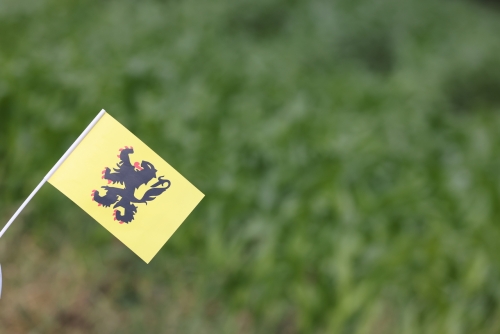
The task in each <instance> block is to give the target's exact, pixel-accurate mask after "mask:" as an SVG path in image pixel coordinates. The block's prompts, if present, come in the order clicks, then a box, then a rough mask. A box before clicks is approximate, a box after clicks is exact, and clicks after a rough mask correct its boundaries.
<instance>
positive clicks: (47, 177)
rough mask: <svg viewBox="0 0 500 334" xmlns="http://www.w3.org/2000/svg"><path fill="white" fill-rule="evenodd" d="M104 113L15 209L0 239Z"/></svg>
mask: <svg viewBox="0 0 500 334" xmlns="http://www.w3.org/2000/svg"><path fill="white" fill-rule="evenodd" d="M105 113H106V111H105V110H104V109H102V110H101V112H100V113H99V114H98V115H97V116H96V118H94V120H93V121H92V122H91V123H90V124H89V126H87V128H86V129H85V131H83V132H82V134H81V135H80V137H78V138H77V139H76V141H75V142H74V143H73V145H71V147H70V148H69V149H68V150H67V151H66V153H64V155H63V156H62V157H61V159H59V161H58V162H57V163H56V164H55V165H54V167H52V169H51V170H50V172H49V173H48V174H47V175H46V176H45V177H44V178H43V180H42V182H40V184H39V185H38V186H37V187H36V188H35V190H33V192H32V193H31V195H29V196H28V198H27V199H26V200H25V201H24V203H23V204H22V205H21V207H20V208H19V209H17V211H16V213H14V215H13V216H12V218H11V219H10V220H9V221H8V222H7V224H6V225H5V226H4V228H3V229H2V231H0V238H1V237H2V236H3V234H4V233H5V231H7V229H8V228H9V227H10V225H11V224H12V223H13V222H14V220H15V219H16V218H17V216H19V214H20V213H21V211H23V209H24V208H25V207H26V205H28V203H29V202H30V201H31V199H32V198H33V196H35V194H36V193H37V192H38V190H40V188H41V187H42V186H43V185H44V184H45V182H47V181H48V180H49V179H50V177H51V176H52V175H53V174H54V173H55V172H56V170H57V169H58V168H59V167H60V166H61V165H62V164H63V163H64V161H65V160H66V159H67V158H68V157H69V155H70V154H71V153H73V151H74V150H75V148H76V147H77V146H78V144H80V143H81V141H82V140H83V139H84V138H85V136H86V135H87V134H88V133H89V132H90V130H92V128H93V127H94V125H96V124H97V122H99V120H100V119H101V117H102V116H104V114H105Z"/></svg>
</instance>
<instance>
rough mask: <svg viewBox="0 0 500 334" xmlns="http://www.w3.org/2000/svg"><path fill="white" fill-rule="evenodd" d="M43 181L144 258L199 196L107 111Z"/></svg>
mask: <svg viewBox="0 0 500 334" xmlns="http://www.w3.org/2000/svg"><path fill="white" fill-rule="evenodd" d="M48 181H49V182H50V183H51V184H52V185H53V186H54V187H56V188H57V189H58V190H59V191H61V192H62V193H63V194H64V195H66V196H67V197H69V198H70V199H71V200H72V201H73V202H75V203H76V204H77V205H78V206H80V207H81V208H82V209H83V210H85V211H86V212H87V213H88V214H89V215H90V216H91V217H92V218H94V219H95V220H96V221H97V222H99V223H100V224H101V225H102V226H104V227H105V228H106V229H107V230H108V231H109V232H111V233H112V234H113V235H114V236H115V237H117V238H118V239H119V240H120V241H121V242H123V243H124V244H125V245H126V246H128V247H129V248H130V249H131V250H132V251H133V252H134V253H136V254H137V255H138V256H139V257H140V258H141V259H142V260H144V261H145V262H146V263H149V262H150V261H151V259H152V258H153V257H154V256H155V255H156V254H157V253H158V251H159V250H160V249H161V247H162V246H163V245H164V244H165V243H166V242H167V240H168V239H169V238H170V237H171V236H172V234H174V232H175V231H176V230H177V228H178V227H179V226H180V225H181V224H182V222H183V221H184V220H185V219H186V218H187V216H188V215H189V214H190V213H191V212H192V210H193V209H194V208H195V207H196V206H197V205H198V203H199V202H200V201H201V200H202V198H203V197H204V195H203V193H201V192H200V191H199V190H198V189H197V188H196V187H195V186H193V185H192V184H191V183H190V182H189V181H188V180H186V179H185V178H184V177H183V176H182V175H181V174H180V173H179V172H177V171H176V170H175V169H174V168H173V167H172V166H170V165H169V164H168V163H167V162H165V161H164V160H163V159H162V158H161V157H160V156H158V155H157V154H156V153H155V152H153V150H151V149H150V148H149V147H148V146H146V145H145V144H144V143H143V142H142V141H141V140H139V139H138V138H137V137H136V136H134V135H133V134H132V133H131V132H130V131H128V130H127V129H126V128H125V127H124V126H123V125H121V124H120V123H119V122H118V121H116V120H115V119H114V118H113V117H111V116H110V115H109V114H104V115H103V116H102V118H101V119H100V120H99V121H98V122H97V123H96V124H95V126H94V127H93V128H92V130H90V132H89V133H88V134H87V135H86V136H85V138H84V139H83V140H82V141H81V142H80V144H79V145H78V146H77V147H76V148H75V149H74V151H73V152H72V153H71V155H69V157H68V158H67V159H66V160H65V161H64V162H63V163H62V165H61V166H60V167H59V168H58V169H57V170H56V171H55V173H54V174H53V175H52V176H51V177H50V179H49V180H48Z"/></svg>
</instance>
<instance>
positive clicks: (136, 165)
mask: <svg viewBox="0 0 500 334" xmlns="http://www.w3.org/2000/svg"><path fill="white" fill-rule="evenodd" d="M134 167H135V168H137V169H138V170H143V169H144V168H142V167H141V166H140V165H139V163H138V162H136V163H135V164H134Z"/></svg>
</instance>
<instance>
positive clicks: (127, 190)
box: [92, 146, 171, 224]
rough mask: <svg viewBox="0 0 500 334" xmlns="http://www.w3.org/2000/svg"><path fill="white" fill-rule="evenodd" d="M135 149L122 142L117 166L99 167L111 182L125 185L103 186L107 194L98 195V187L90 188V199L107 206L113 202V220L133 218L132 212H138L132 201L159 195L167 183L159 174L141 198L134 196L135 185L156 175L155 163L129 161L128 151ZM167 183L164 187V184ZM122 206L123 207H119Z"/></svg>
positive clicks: (136, 201) (148, 200) (136, 186)
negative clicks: (102, 168)
mask: <svg viewBox="0 0 500 334" xmlns="http://www.w3.org/2000/svg"><path fill="white" fill-rule="evenodd" d="M132 153H134V148H133V147H128V146H125V148H121V149H120V154H119V155H118V158H120V162H118V164H117V166H118V168H113V171H114V172H112V171H111V169H109V168H108V167H106V168H105V169H104V170H103V171H102V174H103V175H102V178H103V179H106V180H108V184H110V183H113V184H115V183H119V184H121V185H124V186H125V187H124V188H117V187H110V186H103V187H101V188H103V189H104V190H106V194H105V195H104V196H101V194H100V193H99V191H97V190H92V200H93V201H96V202H97V203H98V204H99V206H103V207H110V206H111V205H113V204H114V206H113V208H114V209H115V210H114V211H113V216H114V219H115V220H118V222H119V223H120V224H123V223H127V224H128V223H130V222H131V221H132V220H134V215H135V213H136V212H137V206H136V205H134V204H133V203H145V204H146V205H147V204H148V202H150V201H152V200H154V199H155V198H156V197H157V196H159V195H161V194H162V193H163V192H164V191H165V190H167V189H168V188H169V187H170V184H171V183H170V181H169V180H166V179H163V176H160V177H159V178H158V179H157V182H156V183H154V184H153V185H152V186H151V188H150V189H149V190H148V191H146V193H144V196H142V198H140V199H139V198H137V197H135V191H136V189H137V188H139V187H140V186H142V185H143V184H148V182H149V181H151V180H152V179H156V172H157V170H156V169H155V166H153V164H152V163H150V162H147V161H143V162H142V163H141V164H139V163H138V162H136V163H134V164H133V165H132V164H131V163H130V157H129V155H130V154H132ZM165 184H167V186H166V187H165V186H164V185H165ZM118 208H122V209H123V212H122V210H118Z"/></svg>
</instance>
